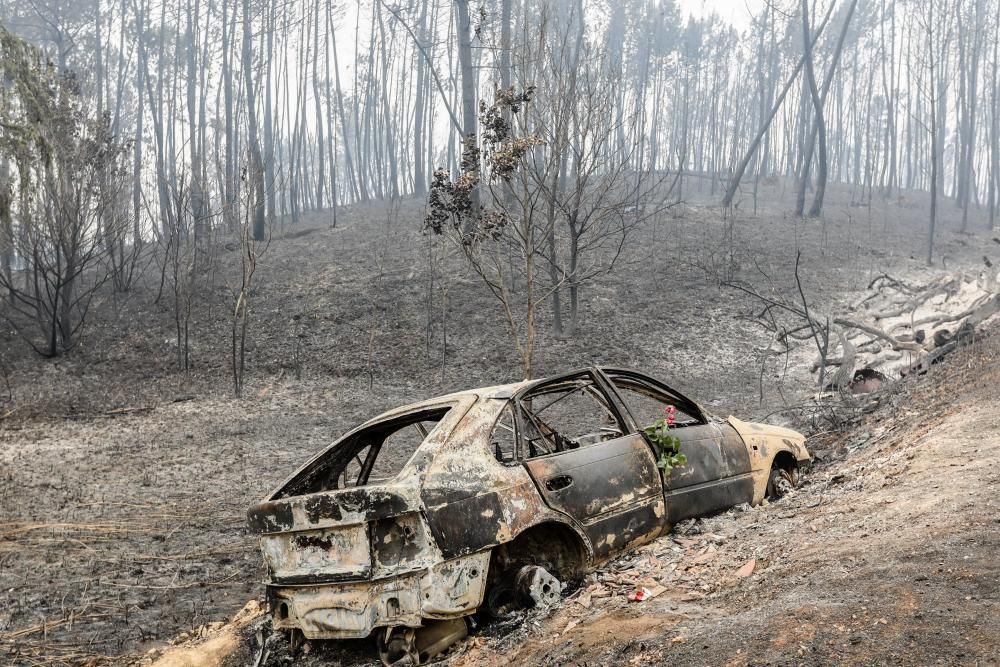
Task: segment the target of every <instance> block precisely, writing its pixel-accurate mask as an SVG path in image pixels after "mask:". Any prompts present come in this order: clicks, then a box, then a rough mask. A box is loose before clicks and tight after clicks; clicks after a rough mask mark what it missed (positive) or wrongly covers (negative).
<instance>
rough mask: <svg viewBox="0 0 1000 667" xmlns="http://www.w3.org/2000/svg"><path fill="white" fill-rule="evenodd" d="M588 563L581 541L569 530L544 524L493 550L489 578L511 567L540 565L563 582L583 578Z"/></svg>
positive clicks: (551, 522) (557, 525) (558, 525)
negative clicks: (579, 576)
mask: <svg viewBox="0 0 1000 667" xmlns="http://www.w3.org/2000/svg"><path fill="white" fill-rule="evenodd" d="M588 560H589V559H588V557H587V548H586V546H585V545H584V543H583V539H581V537H580V536H579V535H578V534H577V533H576V532H575V531H574V530H573V529H572V528H570V527H569V526H566V525H564V524H561V523H558V522H555V521H546V522H544V523H540V524H537V525H535V526H532V527H531V528H528V529H526V530H524V531H523V532H521V533H520V534H518V535H517V537H515V538H514V539H513V540H511V541H510V542H507V543H505V544H502V545H500V546H499V547H497V548H495V549H494V550H493V556H492V558H491V559H490V574H491V576H500V575H501V574H502V573H503V572H505V571H507V570H509V569H510V568H511V567H512V566H514V565H528V564H530V565H541V566H542V567H544V568H546V569H547V570H549V571H550V572H551V573H552V574H553V575H555V576H556V577H558V578H559V579H562V580H563V581H566V580H568V579H572V578H574V577H576V576H578V575H580V574H582V573H583V572H584V570H585V569H586V565H587V562H588Z"/></svg>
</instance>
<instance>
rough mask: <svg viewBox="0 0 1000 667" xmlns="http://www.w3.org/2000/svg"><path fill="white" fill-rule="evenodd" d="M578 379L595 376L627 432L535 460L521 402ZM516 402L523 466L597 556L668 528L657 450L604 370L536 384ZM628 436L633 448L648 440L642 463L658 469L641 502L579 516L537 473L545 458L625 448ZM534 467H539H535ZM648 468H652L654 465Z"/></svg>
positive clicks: (517, 448)
mask: <svg viewBox="0 0 1000 667" xmlns="http://www.w3.org/2000/svg"><path fill="white" fill-rule="evenodd" d="M575 379H589V380H591V381H592V382H593V384H594V386H595V388H596V389H597V390H598V391H599V392H600V394H601V397H602V398H603V401H604V402H605V404H606V405H607V408H608V409H609V410H610V411H611V413H612V416H613V417H614V418H615V419H616V421H617V422H618V427H619V429H620V430H621V432H622V434H621V436H619V437H617V438H614V439H612V440H608V441H605V442H599V443H593V444H590V445H585V446H583V447H580V448H579V449H570V450H564V451H556V452H551V453H549V454H544V455H541V456H535V457H530V458H529V457H528V452H527V451H526V447H525V443H524V437H523V434H524V433H525V432H526V429H525V419H526V416H525V414H524V412H523V409H522V405H521V402H522V401H523V400H524V399H525V398H526V397H527V396H529V395H530V394H532V393H534V392H537V390H539V389H541V388H544V387H546V386H549V385H558V384H560V383H565V382H569V381H572V380H575ZM511 404H512V406H513V408H514V422H515V429H516V434H515V441H516V446H515V451H516V458H517V462H518V464H519V465H521V466H523V467H524V469H525V470H526V472H527V473H528V475H529V477H531V479H532V480H533V481H534V483H535V486H536V489H537V491H538V493H539V495H540V496H541V497H542V499H543V500H544V502H545V503H546V506H548V507H549V508H551V509H552V510H553V511H555V512H558V513H559V514H561V515H562V516H565V517H566V518H567V520H569V521H571V522H573V523H574V524H575V525H576V527H577V528H578V529H579V530H580V531H581V532H583V533H584V534H585V535H587V537H588V539H589V540H590V541H591V546H592V548H593V551H594V555H595V557H596V558H597V559H599V560H600V559H603V558H605V557H608V556H610V555H613V554H614V553H616V552H618V551H620V550H622V549H625V548H627V547H629V546H635V545H638V544H642V543H644V542H647V541H649V540H651V539H653V538H655V537H657V536H658V535H660V534H661V533H662V532H663V530H664V529H665V528H666V501H665V499H664V496H663V477H662V475H660V474H659V469H658V468H657V467H656V458H655V455H654V451H653V449H652V448H651V447H650V446H649V443H648V441H647V440H646V439H645V437H641V436H640V437H639V439H638V440H636V433H635V432H634V430H632V425H633V420H631V419H630V415H629V414H628V413H627V411H625V409H624V407H623V405H622V404H621V401H620V398H619V396H618V394H617V393H616V392H615V391H614V390H613V388H612V387H611V386H610V384H609V383H608V380H607V378H606V377H605V376H604V375H603V374H602V373H601V371H600V369H598V368H594V367H591V368H582V369H578V370H575V371H571V372H569V373H564V374H562V375H558V376H554V377H550V378H545V379H544V380H540V381H538V382H535V383H532V384H530V385H528V386H527V387H524V388H523V389H521V390H519V391H518V392H517V393H516V394H514V396H513V397H512V399H511ZM626 440H630V441H631V444H632V447H635V445H637V444H638V443H642V446H641V448H639V449H638V451H641V452H642V453H641V457H642V461H641V463H640V466H647V465H648V466H651V467H652V469H653V471H655V472H656V473H657V474H656V476H655V479H656V481H655V482H653V481H652V480H650V482H651V483H652V484H653V487H652V489H653V492H652V493H648V494H646V495H637V497H636V500H635V501H634V502H632V504H629V505H625V506H623V507H621V508H619V509H617V510H616V511H615V512H614V513H612V514H600V513H598V514H594V515H590V516H577V515H574V514H572V513H570V512H567V511H566V510H565V509H562V508H560V507H557V506H554V505H553V504H551V503H550V498H549V496H548V495H547V494H550V493H552V491H550V490H547V489H545V488H543V483H544V480H542V479H539V477H540V475H538V474H537V472H536V471H537V468H538V467H539V464H538V463H534V464H533V463H532V462H542V461H545V460H549V461H557V460H558V459H559V457H569V458H578V457H579V456H580V455H579V452H590V453H593V452H595V451H599V449H598V448H601V447H602V446H604V445H608V446H609V447H611V446H620V447H622V448H625V443H624V442H623V441H626ZM632 451H633V452H634V451H637V449H632ZM533 468H535V469H536V470H533ZM644 469H646V470H648V468H644ZM637 481H638V480H637ZM622 495H623V496H624V495H626V492H623V493H622ZM595 517H596V518H595Z"/></svg>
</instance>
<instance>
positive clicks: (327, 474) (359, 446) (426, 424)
mask: <svg viewBox="0 0 1000 667" xmlns="http://www.w3.org/2000/svg"><path fill="white" fill-rule="evenodd" d="M450 410H451V407H450V406H446V407H440V408H432V409H427V410H421V411H419V412H415V413H412V414H409V415H404V416H402V417H395V418H393V419H388V420H386V421H383V422H378V423H375V424H372V425H371V426H369V427H367V428H365V429H362V430H360V431H358V432H356V433H354V434H352V435H350V436H348V437H347V438H345V439H344V440H342V441H341V442H339V443H337V444H335V445H334V446H332V447H330V448H329V449H328V450H327V451H325V452H324V453H323V454H321V455H320V456H319V457H317V458H316V459H315V460H314V461H313V462H312V463H310V464H309V465H307V466H306V467H305V469H303V470H302V471H301V472H300V473H299V474H298V475H296V476H295V477H294V478H293V479H292V480H291V481H289V482H288V484H286V485H285V487H284V488H282V489H281V491H279V492H278V494H277V495H276V498H288V497H291V496H300V495H305V494H308V493H319V492H322V491H333V490H335V489H347V488H353V487H358V486H367V485H369V484H376V483H380V482H386V481H389V480H391V479H393V478H394V477H396V476H397V475H398V474H399V473H400V471H402V469H403V466H405V465H406V463H407V462H408V461H409V460H410V458H411V457H412V456H413V453H414V452H415V451H416V450H417V448H418V447H419V446H420V444H421V443H423V441H424V440H426V439H427V438H428V436H430V435H431V434H432V433H433V432H434V428H435V427H436V426H437V424H438V423H439V422H440V421H441V420H442V419H444V417H445V415H447V414H448V412H449V411H450Z"/></svg>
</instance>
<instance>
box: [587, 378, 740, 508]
mask: <svg viewBox="0 0 1000 667" xmlns="http://www.w3.org/2000/svg"><path fill="white" fill-rule="evenodd" d="M604 373H605V375H606V377H607V378H608V381H609V382H610V384H611V386H612V387H614V390H615V392H616V393H617V394H618V397H619V398H620V400H621V402H622V403H623V405H624V406H625V409H626V411H627V412H628V414H629V417H630V418H631V420H632V422H633V428H634V430H635V431H636V432H639V433H642V432H643V429H644V427H646V426H649V425H651V424H652V423H653V422H654V421H656V420H657V419H660V418H664V417H665V411H666V409H667V406H673V414H674V420H675V421H674V425H673V426H672V427H671V432H672V433H673V435H675V436H676V437H677V438H678V439H680V442H681V452H682V453H683V454H684V455H685V456H687V463H685V464H684V465H682V466H679V467H677V468H674V469H673V470H671V471H670V474H669V475H667V476H666V477H665V478H664V480H663V491H664V496H665V498H666V502H667V517H668V521H669V523H671V524H674V523H677V522H678V521H681V520H683V519H688V518H691V517H696V516H704V515H706V514H709V513H711V512H715V511H718V510H721V509H725V508H727V507H732V506H733V505H738V504H740V503H745V502H750V501H751V500H752V498H753V479H752V478H751V475H750V456H749V453H748V452H747V449H746V445H744V444H743V440H742V439H741V438H740V436H739V434H738V433H737V432H736V430H735V429H734V428H733V427H732V426H730V425H729V424H728V423H724V422H718V421H716V420H712V419H709V418H708V416H707V415H706V414H705V413H704V412H703V411H702V410H701V408H700V407H698V405H697V403H695V402H694V401H691V400H690V399H688V398H686V397H685V396H683V395H682V394H680V393H679V392H677V391H676V390H674V389H671V388H670V387H668V386H667V385H665V384H663V383H662V382H659V381H658V380H655V379H653V378H651V377H649V376H646V375H643V374H640V373H636V372H634V371H621V370H612V369H605V371H604Z"/></svg>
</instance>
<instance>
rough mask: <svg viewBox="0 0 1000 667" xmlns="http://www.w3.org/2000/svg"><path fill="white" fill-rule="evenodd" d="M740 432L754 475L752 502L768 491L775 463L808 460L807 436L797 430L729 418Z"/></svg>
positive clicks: (803, 461)
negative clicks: (769, 478) (769, 479)
mask: <svg viewBox="0 0 1000 667" xmlns="http://www.w3.org/2000/svg"><path fill="white" fill-rule="evenodd" d="M726 421H727V422H728V423H729V424H730V425H731V426H732V427H733V428H734V429H735V430H736V432H737V433H739V435H740V438H741V439H742V440H743V442H744V443H745V446H746V449H747V453H748V454H749V456H750V468H751V471H752V477H753V497H752V499H751V500H750V503H751V504H754V505H756V504H758V503H760V502H761V501H762V500H764V497H765V495H766V493H767V482H768V475H769V474H770V472H771V470H772V469H773V467H774V465H775V462H776V461H777V462H778V463H779V464H780V463H782V462H789V464H791V463H794V464H796V465H798V466H802V465H805V464H808V463H809V460H810V457H809V452H808V450H807V449H806V445H805V438H804V437H802V434H800V433H798V432H797V431H793V430H792V429H789V428H782V427H780V426H771V425H770V424H757V423H754V422H745V421H743V420H740V419H737V418H736V417H729V418H728V419H727V420H726Z"/></svg>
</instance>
